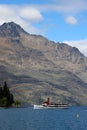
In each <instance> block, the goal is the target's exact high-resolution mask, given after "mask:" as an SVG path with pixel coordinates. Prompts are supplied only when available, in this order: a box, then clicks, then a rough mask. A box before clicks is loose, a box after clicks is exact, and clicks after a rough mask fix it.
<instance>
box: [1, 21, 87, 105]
mask: <svg viewBox="0 0 87 130" xmlns="http://www.w3.org/2000/svg"><path fill="white" fill-rule="evenodd" d="M86 77H87V57H85V56H84V55H83V54H82V53H81V52H80V51H79V50H78V49H77V48H75V47H71V46H69V45H67V44H65V43H55V42H53V41H49V40H48V39H47V38H45V37H43V36H40V35H30V34H28V33H27V32H25V31H24V29H23V28H21V27H20V25H17V24H16V23H14V22H10V23H4V24H3V25H1V26H0V83H1V84H2V83H3V81H7V83H8V84H9V86H10V89H11V91H12V92H13V94H14V95H15V98H17V99H20V100H22V101H24V102H28V103H30V104H33V103H41V102H42V101H43V100H45V99H46V98H47V97H50V98H51V99H52V100H54V101H57V100H61V101H62V102H68V103H70V104H79V105H87V84H86V83H87V79H86Z"/></svg>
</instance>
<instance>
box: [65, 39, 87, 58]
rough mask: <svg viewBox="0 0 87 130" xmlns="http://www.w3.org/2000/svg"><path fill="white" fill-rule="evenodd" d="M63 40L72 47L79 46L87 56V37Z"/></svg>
mask: <svg viewBox="0 0 87 130" xmlns="http://www.w3.org/2000/svg"><path fill="white" fill-rule="evenodd" d="M63 42H64V43H67V44H68V45H70V46H72V47H77V48H78V49H79V50H80V51H81V52H82V53H83V54H84V55H85V56H87V39H84V40H75V41H63Z"/></svg>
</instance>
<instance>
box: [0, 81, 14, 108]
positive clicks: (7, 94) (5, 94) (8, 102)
mask: <svg viewBox="0 0 87 130" xmlns="http://www.w3.org/2000/svg"><path fill="white" fill-rule="evenodd" d="M1 90H2V94H1V95H2V98H1V104H5V105H6V107H9V106H11V105H12V104H13V103H14V97H13V95H12V94H11V93H10V90H9V88H8V86H7V83H6V82H4V86H3V88H2V89H1V88H0V92H1ZM3 98H4V99H5V100H3Z"/></svg>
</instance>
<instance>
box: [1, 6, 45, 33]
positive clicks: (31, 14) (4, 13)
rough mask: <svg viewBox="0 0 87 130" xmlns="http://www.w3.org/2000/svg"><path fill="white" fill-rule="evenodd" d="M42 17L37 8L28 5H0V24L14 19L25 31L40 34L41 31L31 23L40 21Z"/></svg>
mask: <svg viewBox="0 0 87 130" xmlns="http://www.w3.org/2000/svg"><path fill="white" fill-rule="evenodd" d="M42 19H43V17H42V15H41V13H40V11H39V10H38V9H35V8H33V7H30V6H23V5H22V6H17V5H0V25H1V24H3V23H4V22H11V21H14V22H15V23H17V24H20V25H21V26H22V27H23V28H24V29H25V30H26V31H27V32H29V33H34V34H40V33H41V31H40V30H39V29H38V28H36V27H34V26H33V23H37V22H40V21H42Z"/></svg>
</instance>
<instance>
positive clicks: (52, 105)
mask: <svg viewBox="0 0 87 130" xmlns="http://www.w3.org/2000/svg"><path fill="white" fill-rule="evenodd" d="M68 107H69V106H68V104H66V103H50V99H49V98H48V99H47V101H45V102H44V103H43V104H42V105H34V109H47V108H61V109H66V108H68Z"/></svg>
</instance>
